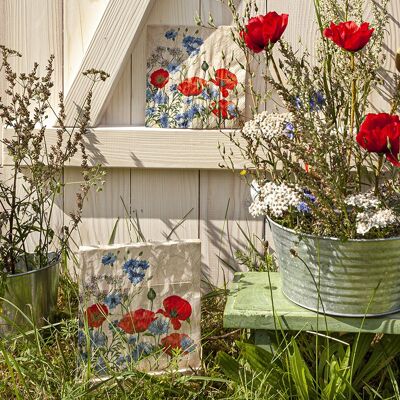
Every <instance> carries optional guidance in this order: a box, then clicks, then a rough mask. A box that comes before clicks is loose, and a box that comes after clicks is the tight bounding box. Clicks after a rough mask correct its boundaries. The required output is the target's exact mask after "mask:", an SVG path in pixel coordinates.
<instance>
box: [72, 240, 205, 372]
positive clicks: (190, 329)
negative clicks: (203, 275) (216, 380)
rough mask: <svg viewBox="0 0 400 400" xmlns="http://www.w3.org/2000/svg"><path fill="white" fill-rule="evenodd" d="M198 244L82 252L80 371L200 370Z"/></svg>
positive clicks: (100, 248)
mask: <svg viewBox="0 0 400 400" xmlns="http://www.w3.org/2000/svg"><path fill="white" fill-rule="evenodd" d="M200 257H201V255H200V241H198V240H185V241H169V242H154V243H153V242H151V243H134V244H129V245H111V246H93V247H87V246H85V247H81V248H80V249H79V259H80V269H79V271H80V277H79V282H80V288H79V290H80V315H79V331H78V347H79V363H80V365H81V367H82V370H85V369H87V368H88V367H90V368H91V369H92V371H94V373H96V374H98V375H99V376H101V375H109V374H110V373H111V372H112V371H113V372H116V371H124V370H126V369H132V368H135V369H139V370H141V371H146V372H150V371H153V372H158V371H165V370H167V369H170V368H174V369H175V370H176V369H178V370H189V369H190V370H192V369H197V368H199V367H200Z"/></svg>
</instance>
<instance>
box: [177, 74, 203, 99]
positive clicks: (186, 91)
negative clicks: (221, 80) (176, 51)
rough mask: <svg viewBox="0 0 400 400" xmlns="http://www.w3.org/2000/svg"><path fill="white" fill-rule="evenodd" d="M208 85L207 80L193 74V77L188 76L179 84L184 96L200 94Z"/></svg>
mask: <svg viewBox="0 0 400 400" xmlns="http://www.w3.org/2000/svg"><path fill="white" fill-rule="evenodd" d="M206 85H207V81H206V80H204V79H202V78H198V77H197V76H193V77H192V78H187V79H185V80H184V81H182V82H181V83H180V84H179V85H178V90H179V91H180V92H181V93H182V94H183V95H184V96H198V95H199V94H200V93H201V92H202V91H203V89H204V86H206Z"/></svg>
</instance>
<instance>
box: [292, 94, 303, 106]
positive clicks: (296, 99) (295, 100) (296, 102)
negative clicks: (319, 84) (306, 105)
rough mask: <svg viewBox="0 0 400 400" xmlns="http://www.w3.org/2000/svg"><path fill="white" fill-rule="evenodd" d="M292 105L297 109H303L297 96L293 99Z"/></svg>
mask: <svg viewBox="0 0 400 400" xmlns="http://www.w3.org/2000/svg"><path fill="white" fill-rule="evenodd" d="M294 105H295V106H296V108H297V109H300V108H302V107H303V102H302V101H301V99H300V97H299V96H296V97H295V98H294Z"/></svg>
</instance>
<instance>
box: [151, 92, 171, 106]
mask: <svg viewBox="0 0 400 400" xmlns="http://www.w3.org/2000/svg"><path fill="white" fill-rule="evenodd" d="M154 102H155V103H156V104H167V103H168V96H167V95H166V94H165V93H164V92H162V91H161V90H159V91H158V92H157V93H156V95H155V96H154Z"/></svg>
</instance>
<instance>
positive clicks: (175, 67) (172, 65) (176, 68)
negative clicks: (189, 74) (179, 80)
mask: <svg viewBox="0 0 400 400" xmlns="http://www.w3.org/2000/svg"><path fill="white" fill-rule="evenodd" d="M179 69H180V65H179V64H175V63H170V64H168V65H167V71H168V72H169V73H170V74H173V73H175V72H178V71H179Z"/></svg>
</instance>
